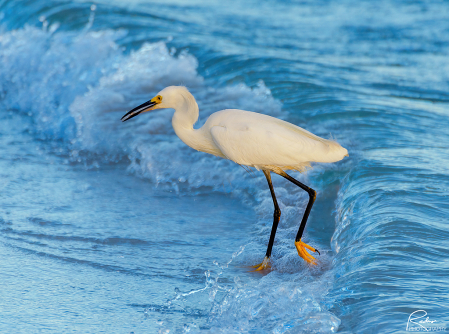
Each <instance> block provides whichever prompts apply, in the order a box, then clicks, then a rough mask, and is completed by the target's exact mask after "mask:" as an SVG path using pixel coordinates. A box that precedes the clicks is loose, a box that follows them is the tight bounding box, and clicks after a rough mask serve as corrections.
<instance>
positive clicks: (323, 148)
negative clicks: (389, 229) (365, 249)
mask: <svg viewBox="0 0 449 334" xmlns="http://www.w3.org/2000/svg"><path fill="white" fill-rule="evenodd" d="M161 108H172V109H175V113H174V115H173V118H172V125H173V129H174V130H175V132H176V135H177V136H178V137H179V138H180V139H181V140H182V141H183V142H184V143H185V144H187V145H188V146H190V147H192V148H194V149H195V150H198V151H202V152H206V153H210V154H213V155H216V156H219V157H222V158H225V159H229V160H232V161H234V162H236V163H238V164H240V165H246V166H250V167H255V168H257V169H262V170H263V171H264V174H265V176H266V177H267V181H268V184H269V186H270V190H271V194H272V197H273V203H274V206H275V218H274V222H273V231H274V233H273V232H272V236H271V237H270V242H269V245H268V249H267V255H266V257H265V260H264V262H263V263H261V264H260V265H259V270H261V269H265V268H268V267H269V258H270V255H271V247H272V246H273V242H274V234H275V233H276V228H277V223H278V222H279V219H280V214H281V213H280V209H279V206H278V204H277V201H276V197H275V194H274V190H273V186H272V183H271V176H270V174H269V173H270V171H273V172H275V173H277V174H279V175H281V176H283V177H285V178H287V179H288V180H290V181H291V182H293V183H295V184H296V185H297V186H299V187H301V188H302V189H304V190H305V191H307V192H308V193H309V196H310V200H309V203H308V206H307V208H306V212H305V214H304V217H303V221H302V222H301V226H300V229H299V231H298V235H297V237H296V242H295V245H296V248H297V250H298V254H299V255H300V256H301V257H303V258H304V259H305V260H306V261H307V262H309V263H313V264H316V262H315V259H314V258H313V257H312V256H311V255H310V254H308V253H307V251H306V250H305V249H306V248H307V249H310V250H314V251H316V252H318V251H317V250H316V249H314V248H313V247H310V246H308V245H306V244H304V243H303V242H302V241H301V240H300V239H301V236H302V233H303V231H304V227H305V224H306V221H307V217H308V215H309V212H310V210H311V208H312V205H313V202H314V201H315V196H316V192H315V191H314V190H313V189H311V188H309V187H307V186H306V185H303V184H302V183H300V182H299V181H297V180H295V179H293V178H292V177H291V176H289V175H288V174H286V173H285V170H298V171H304V170H305V169H306V168H307V167H309V166H310V163H312V162H335V161H339V160H341V159H343V158H344V157H345V156H348V151H347V150H346V149H345V148H343V147H342V146H340V145H339V144H338V143H337V142H335V141H332V140H327V139H323V138H320V137H318V136H316V135H314V134H313V133H310V132H308V131H306V130H304V129H302V128H300V127H298V126H296V125H294V124H291V123H288V122H285V121H283V120H280V119H277V118H274V117H271V116H267V115H263V114H259V113H255V112H251V111H245V110H238V109H226V110H221V111H218V112H216V113H214V114H212V115H211V116H210V117H209V118H208V119H207V121H206V123H205V124H204V125H203V126H202V127H201V128H199V129H194V128H193V125H194V124H195V122H196V121H197V120H198V115H199V110H198V105H197V103H196V101H195V98H194V97H193V96H192V94H190V92H189V91H188V90H187V89H186V88H185V87H180V86H170V87H167V88H165V89H163V90H162V91H161V92H159V94H158V95H157V96H156V97H154V98H153V99H151V100H149V101H148V102H145V103H143V104H142V105H140V106H138V107H136V108H134V109H133V110H131V111H129V112H128V113H127V114H126V115H124V116H123V117H122V121H126V120H128V119H130V118H132V117H134V116H137V115H138V114H140V113H142V112H145V111H150V110H154V109H161Z"/></svg>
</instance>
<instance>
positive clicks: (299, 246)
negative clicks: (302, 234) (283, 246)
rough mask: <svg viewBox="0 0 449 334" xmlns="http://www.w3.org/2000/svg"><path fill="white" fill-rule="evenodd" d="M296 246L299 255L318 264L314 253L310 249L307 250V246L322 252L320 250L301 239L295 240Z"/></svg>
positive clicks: (309, 261) (314, 250)
mask: <svg viewBox="0 0 449 334" xmlns="http://www.w3.org/2000/svg"><path fill="white" fill-rule="evenodd" d="M295 246H296V250H297V251H298V255H299V256H300V257H302V258H303V259H304V260H305V261H306V262H307V263H310V264H313V265H314V266H316V265H317V263H316V260H315V258H314V257H313V256H312V255H310V254H309V252H308V251H306V248H307V249H309V250H311V251H313V252H317V253H318V254H320V252H319V251H318V250H317V249H315V248H313V247H310V246H309V245H307V244H305V243H304V242H302V241H301V240H299V241H295Z"/></svg>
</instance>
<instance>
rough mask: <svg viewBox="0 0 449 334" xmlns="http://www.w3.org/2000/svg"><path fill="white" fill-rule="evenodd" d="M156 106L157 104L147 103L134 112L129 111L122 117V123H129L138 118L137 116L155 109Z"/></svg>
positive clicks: (136, 108)
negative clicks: (128, 121) (152, 108)
mask: <svg viewBox="0 0 449 334" xmlns="http://www.w3.org/2000/svg"><path fill="white" fill-rule="evenodd" d="M155 105H156V102H151V100H150V101H147V102H145V103H142V104H141V105H140V106H138V107H135V108H134V109H133V110H131V111H128V112H127V113H126V114H125V115H124V116H123V117H122V122H124V121H127V120H129V119H131V118H133V117H136V116H137V115H139V114H140V113H141V112H142V111H144V110H146V109H148V108H151V107H154V106H155Z"/></svg>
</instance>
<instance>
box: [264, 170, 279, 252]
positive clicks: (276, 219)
mask: <svg viewBox="0 0 449 334" xmlns="http://www.w3.org/2000/svg"><path fill="white" fill-rule="evenodd" d="M263 173H264V174H265V177H266V178H267V182H268V186H269V187H270V192H271V197H272V198H273V204H274V215H273V227H272V228H271V235H270V241H269V242H268V247H267V254H266V255H265V256H266V257H267V258H270V256H271V250H272V249H273V243H274V236H275V235H276V230H277V228H278V224H279V220H280V219H281V209H279V205H278V201H277V200H276V195H275V193H274V189H273V184H272V183H271V174H270V171H267V170H264V171H263Z"/></svg>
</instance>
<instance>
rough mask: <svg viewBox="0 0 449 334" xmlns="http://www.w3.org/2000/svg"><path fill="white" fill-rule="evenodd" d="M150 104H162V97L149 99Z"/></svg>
mask: <svg viewBox="0 0 449 334" xmlns="http://www.w3.org/2000/svg"><path fill="white" fill-rule="evenodd" d="M151 102H154V103H156V104H159V103H161V102H162V96H160V95H158V96H155V97H153V98H152V99H151Z"/></svg>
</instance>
